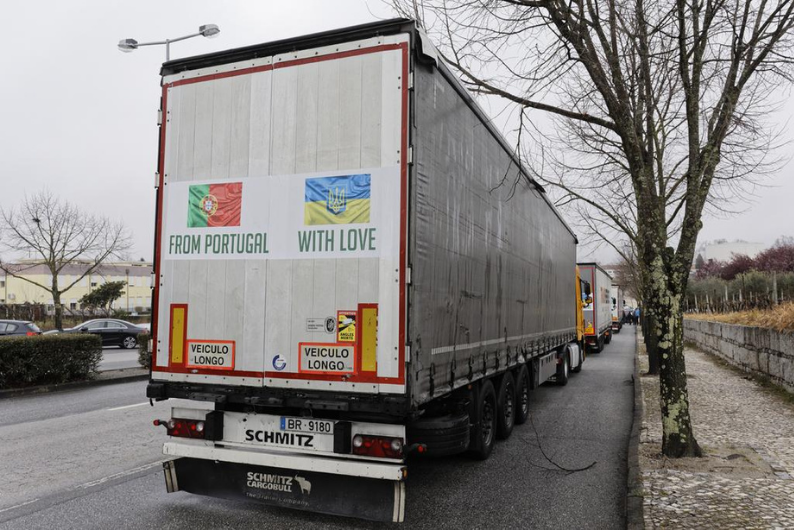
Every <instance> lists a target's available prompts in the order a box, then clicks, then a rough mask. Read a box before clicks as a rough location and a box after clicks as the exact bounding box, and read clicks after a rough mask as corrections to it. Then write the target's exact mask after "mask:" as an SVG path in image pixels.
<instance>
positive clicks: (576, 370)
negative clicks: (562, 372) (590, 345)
mask: <svg viewBox="0 0 794 530" xmlns="http://www.w3.org/2000/svg"><path fill="white" fill-rule="evenodd" d="M577 349H578V348H577ZM578 360H579V364H577V365H576V366H575V367H573V368H571V372H573V373H575V374H578V373H579V372H581V371H582V365H583V364H584V350H582V349H579V359H578Z"/></svg>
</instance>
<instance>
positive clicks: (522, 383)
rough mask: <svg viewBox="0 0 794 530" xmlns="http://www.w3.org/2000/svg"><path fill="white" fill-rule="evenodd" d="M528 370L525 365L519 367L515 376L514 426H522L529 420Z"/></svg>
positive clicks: (529, 386) (529, 388)
mask: <svg viewBox="0 0 794 530" xmlns="http://www.w3.org/2000/svg"><path fill="white" fill-rule="evenodd" d="M531 391H532V390H531V385H530V383H529V369H528V368H527V365H526V364H523V365H521V368H520V369H519V370H518V374H517V376H516V419H515V423H516V425H523V424H524V423H526V422H527V420H528V419H529V394H530V392H531Z"/></svg>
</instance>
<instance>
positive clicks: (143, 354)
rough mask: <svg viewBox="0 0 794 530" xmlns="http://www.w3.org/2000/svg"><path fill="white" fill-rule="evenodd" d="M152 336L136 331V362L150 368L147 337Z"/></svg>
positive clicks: (150, 353)
mask: <svg viewBox="0 0 794 530" xmlns="http://www.w3.org/2000/svg"><path fill="white" fill-rule="evenodd" d="M151 338H152V336H151V335H150V334H148V333H138V363H139V364H140V365H141V366H143V367H144V368H146V369H147V370H151V368H152V352H150V351H149V339H151Z"/></svg>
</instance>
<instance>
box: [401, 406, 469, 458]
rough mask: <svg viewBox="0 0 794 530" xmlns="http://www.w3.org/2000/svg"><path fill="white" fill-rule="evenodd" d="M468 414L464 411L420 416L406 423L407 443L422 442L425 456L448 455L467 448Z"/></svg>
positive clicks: (461, 451)
mask: <svg viewBox="0 0 794 530" xmlns="http://www.w3.org/2000/svg"><path fill="white" fill-rule="evenodd" d="M470 430H471V429H470V427H469V415H468V414H467V413H465V412H463V413H458V414H447V415H445V416H439V417H435V418H420V419H418V420H416V421H414V422H412V423H410V424H409V425H408V428H407V438H408V445H412V444H415V443H420V444H424V445H425V447H426V449H427V451H426V452H425V455H426V456H429V457H432V456H449V455H455V454H459V453H463V452H464V451H466V449H468V448H469V431H470Z"/></svg>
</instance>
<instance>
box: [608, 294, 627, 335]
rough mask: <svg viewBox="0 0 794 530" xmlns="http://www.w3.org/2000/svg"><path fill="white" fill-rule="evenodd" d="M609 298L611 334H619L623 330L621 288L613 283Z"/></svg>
mask: <svg viewBox="0 0 794 530" xmlns="http://www.w3.org/2000/svg"><path fill="white" fill-rule="evenodd" d="M609 296H610V299H609V301H610V303H611V304H612V333H620V330H621V329H623V305H624V303H623V287H621V286H620V285H616V284H614V283H613V284H612V289H611V290H610V293H609Z"/></svg>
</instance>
